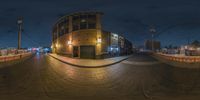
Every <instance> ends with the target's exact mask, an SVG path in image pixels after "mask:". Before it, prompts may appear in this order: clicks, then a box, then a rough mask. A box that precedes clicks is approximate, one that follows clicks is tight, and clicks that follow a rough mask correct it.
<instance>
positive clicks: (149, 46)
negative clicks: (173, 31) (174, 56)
mask: <svg viewBox="0 0 200 100" xmlns="http://www.w3.org/2000/svg"><path fill="white" fill-rule="evenodd" d="M152 47H153V48H152ZM145 49H146V50H152V49H154V50H160V49H161V44H160V41H155V40H154V41H153V42H152V40H146V41H145Z"/></svg>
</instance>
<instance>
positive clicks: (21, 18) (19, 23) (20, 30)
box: [17, 17, 23, 49]
mask: <svg viewBox="0 0 200 100" xmlns="http://www.w3.org/2000/svg"><path fill="white" fill-rule="evenodd" d="M17 24H18V49H21V33H22V25H23V17H19V18H18V19H17Z"/></svg>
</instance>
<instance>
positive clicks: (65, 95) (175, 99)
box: [0, 54, 200, 100]
mask: <svg viewBox="0 0 200 100" xmlns="http://www.w3.org/2000/svg"><path fill="white" fill-rule="evenodd" d="M199 83H200V70H198V69H195V70H193V69H180V68H175V67H173V66H169V65H166V64H163V63H161V62H158V61H157V60H155V59H153V58H152V57H150V56H148V55H133V56H132V57H131V58H129V59H127V60H125V61H122V62H121V63H118V64H115V65H112V66H107V67H103V68H79V67H74V66H70V65H67V64H65V63H62V62H60V61H58V60H56V59H54V58H52V57H50V56H48V55H45V54H37V55H36V56H34V57H33V58H31V59H29V60H26V61H24V62H22V63H19V64H16V65H13V66H9V67H4V68H1V69H0V100H134V99H135V100H145V99H152V100H169V99H170V100H188V99H191V100H199V99H198V98H199V97H200V96H199V94H200V91H199V90H200V84H199Z"/></svg>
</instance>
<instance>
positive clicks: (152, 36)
mask: <svg viewBox="0 0 200 100" xmlns="http://www.w3.org/2000/svg"><path fill="white" fill-rule="evenodd" d="M149 32H150V33H151V49H152V51H154V34H156V29H155V27H154V26H153V25H152V26H150V29H149Z"/></svg>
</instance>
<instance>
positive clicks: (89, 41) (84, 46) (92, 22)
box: [52, 12, 110, 59]
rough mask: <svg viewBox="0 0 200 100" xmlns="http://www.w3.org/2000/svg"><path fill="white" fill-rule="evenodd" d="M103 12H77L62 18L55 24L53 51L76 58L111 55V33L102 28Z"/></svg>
mask: <svg viewBox="0 0 200 100" xmlns="http://www.w3.org/2000/svg"><path fill="white" fill-rule="evenodd" d="M102 15H103V13H102V12H77V13H73V14H70V15H66V16H64V17H62V18H60V19H59V20H58V21H57V22H56V23H55V25H54V26H53V32H52V36H53V38H52V40H53V41H52V50H53V53H57V54H60V55H65V56H68V57H75V58H89V59H94V58H104V57H107V56H109V53H108V52H109V46H110V35H109V33H105V32H104V31H103V29H102V25H101V18H102Z"/></svg>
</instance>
